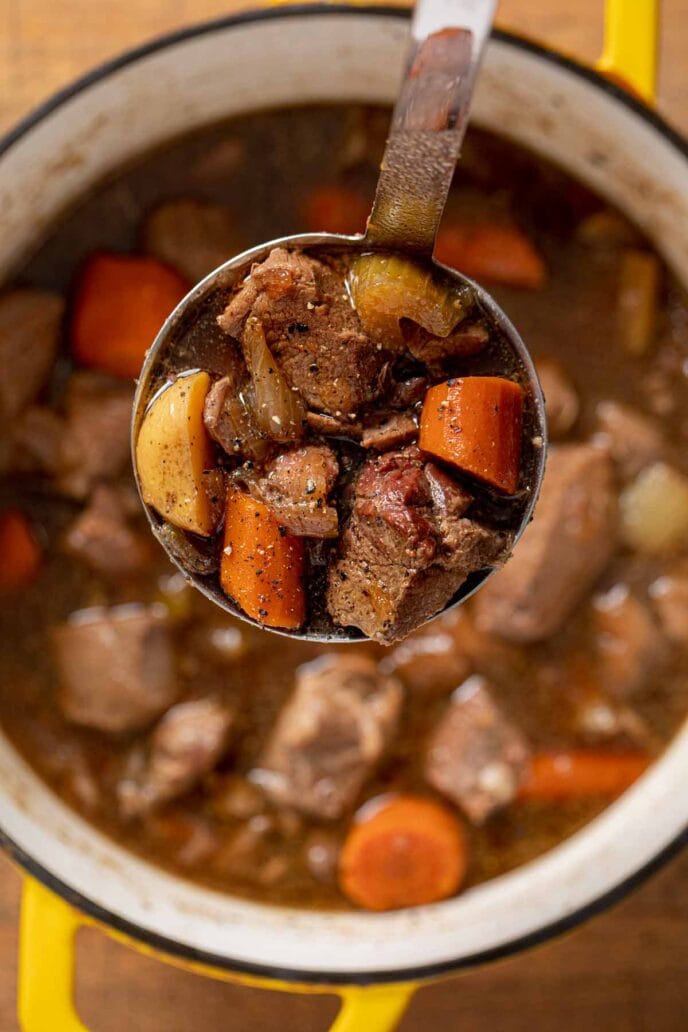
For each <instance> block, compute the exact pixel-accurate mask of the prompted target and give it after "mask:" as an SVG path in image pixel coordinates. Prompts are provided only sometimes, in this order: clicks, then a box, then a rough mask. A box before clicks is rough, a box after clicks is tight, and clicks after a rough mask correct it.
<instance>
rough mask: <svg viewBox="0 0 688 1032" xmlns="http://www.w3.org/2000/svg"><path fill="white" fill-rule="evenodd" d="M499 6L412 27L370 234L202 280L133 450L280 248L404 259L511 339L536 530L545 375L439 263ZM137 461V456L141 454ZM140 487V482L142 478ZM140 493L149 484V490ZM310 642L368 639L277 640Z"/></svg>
mask: <svg viewBox="0 0 688 1032" xmlns="http://www.w3.org/2000/svg"><path fill="white" fill-rule="evenodd" d="M495 6H496V3H495V0H419V2H418V3H417V4H416V8H415V12H414V16H413V21H412V25H411V45H410V49H409V54H408V58H407V64H406V72H405V75H404V78H403V82H402V84H401V89H400V92H399V96H398V99H397V102H396V105H395V108H394V112H393V114H392V120H391V125H390V132H389V137H388V140H387V145H386V148H385V152H384V156H383V159H382V164H381V168H380V175H379V178H378V183H377V192H376V195H375V201H374V204H373V210H372V212H371V214H370V217H369V219H368V225H367V228H366V231H365V233H364V234H363V235H362V236H361V235H358V236H345V235H343V234H338V233H300V234H297V235H294V236H289V237H281V238H280V239H276V240H271V241H269V242H268V243H264V244H260V245H259V246H257V247H252V248H251V249H250V250H248V251H244V252H243V253H242V254H239V255H237V256H236V257H234V258H232V259H230V260H229V261H227V262H225V263H224V264H223V265H221V266H219V267H218V268H217V269H215V270H214V271H213V272H211V273H210V274H209V275H208V276H206V277H205V279H203V280H201V282H200V283H198V284H197V285H196V286H195V287H194V288H193V289H192V290H191V291H190V292H189V293H188V294H187V295H186V297H185V298H184V299H183V300H182V301H181V302H180V304H179V305H178V306H177V308H176V309H175V311H174V312H173V313H172V314H171V315H170V317H169V318H168V319H167V321H166V322H165V324H164V325H163V327H162V329H161V330H160V332H159V334H158V336H157V337H156V339H155V341H154V343H153V345H152V347H151V349H150V351H149V352H148V354H147V357H146V360H145V362H144V365H143V369H142V371H141V376H140V379H139V382H138V388H137V392H136V398H135V402H134V417H133V424H132V441H133V443H135V441H136V438H137V435H138V431H139V428H140V425H141V421H142V419H143V416H144V414H145V411H146V408H147V406H148V404H149V403H150V401H151V398H152V397H153V395H154V393H155V391H156V389H157V388H159V386H160V383H159V375H158V374H159V370H160V368H161V366H163V365H164V363H165V360H166V357H167V356H169V355H170V354H172V353H173V352H174V348H175V345H176V344H177V343H178V341H179V339H180V337H181V335H182V334H183V332H185V330H186V329H187V328H188V326H189V325H190V322H191V321H192V320H193V317H194V313H197V312H198V311H199V310H200V309H202V308H203V306H204V304H206V305H207V301H208V299H209V297H210V296H211V295H212V294H213V293H214V292H216V291H218V290H220V289H222V290H226V289H227V288H231V287H233V286H235V285H236V284H237V283H239V282H241V280H242V279H243V278H244V277H245V276H246V275H247V273H248V272H249V270H250V267H251V265H252V264H253V263H254V262H260V261H263V260H264V259H265V258H266V257H267V256H268V254H269V253H270V251H271V250H272V249H273V248H274V247H286V248H290V249H306V250H307V251H308V253H309V254H311V255H313V256H316V257H317V254H318V252H319V251H322V252H328V253H332V252H333V251H337V250H346V251H347V252H351V251H352V250H357V251H361V252H370V251H374V250H384V251H397V252H405V253H407V254H411V255H413V256H414V257H416V258H419V259H421V260H424V261H426V262H432V264H434V265H435V266H436V267H437V268H438V269H440V270H442V274H443V275H444V276H445V277H450V278H452V279H453V280H454V281H456V282H457V284H469V285H470V287H471V289H472V290H473V292H474V295H475V297H476V300H477V303H478V305H479V307H481V308H482V309H483V313H484V315H485V317H486V319H487V321H488V323H489V324H491V325H492V326H493V327H497V330H498V331H499V332H500V333H501V335H502V337H503V339H504V340H505V341H506V343H507V344H508V346H509V348H510V349H511V351H512V353H513V354H514V355H515V356H516V358H517V363H518V365H519V366H520V374H521V375H520V379H521V382H522V384H523V386H524V388H525V390H526V395H527V400H526V416H527V419H526V428H527V434H526V435H525V436H526V440H525V442H524V444H525V447H524V458H523V461H524V469H525V472H526V476H525V478H524V479H525V483H526V485H527V486H526V491H527V498H526V500H525V504H524V506H523V509H522V513H521V521H520V526H519V528H518V531H517V535H516V536H517V537H518V536H520V534H521V533H522V531H523V530H524V529H525V527H526V525H527V524H528V522H529V520H530V518H531V513H532V509H533V506H534V504H535V502H536V500H537V496H538V493H539V490H540V484H541V481H542V475H543V470H544V460H545V453H546V443H547V440H546V424H545V415H544V401H543V397H542V393H541V390H540V385H539V382H538V379H537V375H536V372H535V369H534V366H533V363H532V360H531V358H530V355H529V354H528V351H527V350H526V347H525V345H524V343H523V341H522V340H521V337H520V336H519V334H518V332H517V330H516V329H515V327H514V326H513V325H512V323H511V322H510V320H509V319H508V318H507V316H506V315H505V314H504V312H503V311H502V309H501V308H500V307H499V306H498V305H497V304H496V302H495V301H494V300H493V298H492V297H491V296H490V295H489V294H488V293H487V291H485V290H484V289H483V288H482V287H480V286H479V285H478V284H477V283H475V282H473V281H472V280H469V279H467V277H464V276H462V275H461V274H460V273H459V272H457V271H456V270H454V269H449V268H447V267H446V266H443V265H440V264H439V263H438V262H434V260H433V258H432V253H433V248H434V244H435V237H436V234H437V230H438V227H439V223H440V219H441V216H442V212H443V210H444V206H445V202H446V200H447V195H448V192H449V188H450V186H451V181H452V177H453V174H454V169H455V166H456V162H457V160H458V157H459V151H460V148H461V143H462V140H463V137H464V134H465V131H466V124H467V120H468V112H469V108H470V103H471V99H472V95H473V89H474V85H475V81H476V78H477V74H478V70H479V67H480V61H481V58H482V54H483V50H484V47H485V43H486V41H487V38H488V36H489V33H490V28H491V25H492V19H493V16H494V10H495ZM133 452H134V454H135V448H133ZM137 483H138V474H137ZM139 489H140V484H139ZM144 507H145V509H146V513H147V516H148V519H149V522H150V525H151V528H152V530H153V533H154V534H155V536H156V537H157V538H158V540H159V541H160V542H161V544H162V545H163V547H164V548H165V549H166V550H167V552H168V554H169V555H170V558H171V559H172V561H173V562H174V563H175V564H176V565H177V566H178V567H179V568H180V570H182V572H183V573H184V574H185V575H186V576H187V578H188V579H189V580H190V581H191V582H192V583H193V584H194V586H195V587H197V588H198V589H199V590H200V591H201V592H202V593H203V594H204V595H206V596H207V597H208V598H210V599H212V600H213V601H214V602H216V603H217V605H219V606H221V607H222V608H223V609H225V610H226V611H227V612H229V613H232V614H233V615H234V616H237V617H240V618H241V619H243V620H246V621H248V622H249V623H255V622H254V621H253V620H251V619H250V618H249V617H248V616H247V615H246V614H245V613H243V612H242V611H241V610H240V609H239V607H238V606H236V604H235V603H234V602H233V601H232V599H231V598H229V597H228V596H227V595H226V594H225V593H224V592H223V591H222V589H221V588H220V586H219V584H218V583H217V578H216V577H212V576H208V575H203V574H202V573H196V574H194V573H191V572H190V571H189V570H188V569H187V568H185V566H184V565H183V564H182V563H181V562H180V559H179V554H178V552H177V553H176V554H175V550H171V549H170V544H169V537H168V535H166V533H165V531H164V526H165V525H164V521H163V520H162V519H161V518H160V516H159V515H158V514H157V513H156V512H155V511H154V510H153V509H151V508H150V507H149V506H147V505H145V503H144ZM492 572H493V571H492V569H489V568H488V569H485V570H481V571H478V572H476V573H474V574H472V575H471V576H470V577H468V579H467V580H466V581H465V582H464V584H463V585H462V586H461V588H460V590H459V591H458V592H457V594H456V595H455V596H454V598H453V599H452V600H451V601H450V603H449V604H448V605H447V606H446V607H445V609H449V608H452V607H453V606H456V605H458V604H460V603H461V602H463V601H465V599H467V598H468V597H469V596H470V595H471V594H473V592H474V591H476V589H477V588H478V587H480V585H481V584H483V583H484V581H485V580H486V578H487V577H488V576H490V574H491V573H492ZM277 633H280V634H288V635H290V636H295V637H298V638H300V639H303V640H313V641H337V642H341V641H347V640H348V641H353V640H360V639H361V637H363V635H362V634H361V632H360V631H357V630H356V629H352V628H341V629H338V628H335V627H331V626H330V627H328V626H326V625H325V624H324V623H323V626H322V628H319V627H318V626H310V627H307V628H306V629H305V630H304V631H277Z"/></svg>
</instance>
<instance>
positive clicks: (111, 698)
mask: <svg viewBox="0 0 688 1032" xmlns="http://www.w3.org/2000/svg"><path fill="white" fill-rule="evenodd" d="M53 647H54V655H55V662H56V664H57V670H58V675H59V680H60V696H59V702H60V708H61V709H62V712H63V713H64V715H65V716H66V717H67V719H68V720H71V721H73V722H74V723H75V724H83V725H85V726H86V727H93V728H97V729H98V730H99V731H109V732H114V733H117V732H121V731H136V730H138V729H139V728H143V727H145V726H146V725H147V724H150V723H151V722H152V721H153V720H155V718H156V717H158V716H159V715H160V714H161V713H162V712H163V711H164V710H166V709H167V708H168V707H169V706H171V705H172V703H173V702H174V701H175V699H176V697H177V680H176V675H175V669H174V659H173V655H172V643H171V639H170V634H169V630H168V620H167V617H166V615H165V611H164V609H162V607H160V606H139V605H126V606H114V607H113V608H111V609H83V610H80V611H78V612H76V613H73V614H72V616H71V617H70V619H69V620H68V621H67V623H64V624H61V625H60V626H59V627H56V628H55V629H54V631H53Z"/></svg>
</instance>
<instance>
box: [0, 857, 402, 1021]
mask: <svg viewBox="0 0 688 1032" xmlns="http://www.w3.org/2000/svg"><path fill="white" fill-rule="evenodd" d="M85 923H86V921H85V919H84V918H83V917H82V916H81V915H80V914H79V912H78V911H77V910H75V909H74V908H73V907H72V906H70V905H69V903H66V902H65V901H64V900H63V899H62V898H61V897H60V896H58V895H57V894H56V893H54V892H51V891H50V889H47V888H45V886H44V885H41V884H40V882H37V881H36V880H35V879H34V878H29V877H26V878H25V879H24V887H23V893H22V909H21V920H20V929H19V984H18V1015H19V1027H20V1029H21V1032H47V1030H50V1032H88V1029H87V1028H86V1025H84V1023H83V1022H82V1021H81V1019H80V1018H79V1015H78V1014H77V1011H76V1007H75V1005H74V937H75V935H76V933H77V931H78V930H79V928H80V927H81V926H82V925H83V924H85ZM225 977H226V976H225ZM229 980H232V979H231V976H230V979H229ZM236 981H241V979H239V978H237V979H236ZM253 984H255V983H253ZM258 984H259V985H260V986H261V988H264V989H273V990H274V989H281V990H287V991H291V992H300V991H302V990H305V991H308V992H322V993H336V994H337V995H338V996H339V997H340V999H341V1001H342V1006H341V1008H340V1010H339V1013H338V1014H337V1017H336V1018H335V1020H334V1024H333V1025H332V1026H331V1028H330V1032H361V1030H362V1029H365V1032H393V1029H395V1028H396V1026H397V1024H398V1022H399V1020H400V1019H401V1016H402V1014H403V1013H404V1011H405V1010H406V1008H407V1006H408V1004H409V1002H410V1000H411V997H412V996H413V993H414V992H415V990H416V989H417V988H418V987H417V985H414V984H413V983H411V982H407V983H401V984H397V985H380V986H370V987H359V986H347V987H346V988H342V989H334V988H332V987H331V986H322V987H320V986H297V985H294V986H292V985H289V984H287V983H284V982H280V983H275V982H270V981H267V982H265V981H261V982H259V983H258Z"/></svg>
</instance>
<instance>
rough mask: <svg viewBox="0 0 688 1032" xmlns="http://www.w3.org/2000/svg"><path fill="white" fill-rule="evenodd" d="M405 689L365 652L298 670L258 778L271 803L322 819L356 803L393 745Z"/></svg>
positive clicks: (332, 657) (326, 659)
mask: <svg viewBox="0 0 688 1032" xmlns="http://www.w3.org/2000/svg"><path fill="white" fill-rule="evenodd" d="M401 703H402V687H401V685H400V683H399V682H398V681H397V679H396V678H395V677H390V676H385V675H384V674H381V673H380V672H379V670H378V668H377V665H376V664H375V662H374V661H373V660H372V659H368V658H367V657H366V656H361V655H348V656H344V655H339V654H336V655H325V656H321V657H320V658H319V659H316V660H314V661H313V662H312V663H308V664H306V666H302V667H300V668H299V670H298V671H297V676H296V687H295V688H294V693H293V695H292V697H291V699H290V700H289V702H288V703H287V705H286V706H285V707H284V709H283V710H282V713H281V714H280V717H279V720H278V722H277V725H276V727H275V729H274V732H273V734H272V737H271V739H270V741H269V743H268V745H267V748H266V749H265V752H264V754H263V756H262V757H261V760H260V763H259V766H258V768H257V769H256V770H255V771H253V774H252V778H253V780H254V781H256V783H258V784H260V785H261V786H262V788H263V789H264V791H265V792H266V793H267V794H268V795H269V796H270V797H271V798H272V800H273V802H275V803H277V804H278V805H282V806H291V807H294V809H296V810H299V811H301V812H303V813H310V814H313V815H314V816H315V817H321V818H332V819H334V818H337V817H340V816H341V815H342V814H343V813H344V812H345V811H347V810H349V809H351V807H352V806H353V805H354V804H355V802H356V799H357V796H358V793H359V792H360V790H361V788H362V786H363V783H364V782H365V780H366V778H367V777H369V775H370V774H371V773H372V771H373V769H374V768H375V766H376V764H377V763H378V761H379V760H380V758H381V757H382V755H383V753H384V751H385V749H386V747H387V745H388V744H389V742H390V740H391V738H392V736H393V734H394V732H395V729H396V726H397V721H398V718H399V713H400V710H401Z"/></svg>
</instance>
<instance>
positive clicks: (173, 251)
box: [143, 197, 244, 283]
mask: <svg viewBox="0 0 688 1032" xmlns="http://www.w3.org/2000/svg"><path fill="white" fill-rule="evenodd" d="M143 246H144V250H145V251H147V253H148V254H152V255H153V257H154V258H158V259H159V260H160V261H161V262H166V263H167V264H168V265H171V266H172V267H173V268H174V269H176V270H177V272H180V273H181V274H182V276H184V277H186V279H188V280H189V282H190V283H197V282H198V281H199V280H201V279H203V277H204V276H207V275H208V273H209V272H212V271H213V269H216V268H217V267H218V265H222V263H223V262H226V261H227V259H228V258H231V257H232V255H234V254H238V253H239V252H240V251H243V249H244V248H243V245H242V242H241V241H240V240H239V239H238V236H237V227H236V220H235V219H234V217H233V216H232V213H231V212H230V210H229V209H228V208H225V207H224V205H222V204H212V203H211V202H210V201H199V200H196V199H194V198H193V197H180V198H178V199H177V200H174V201H165V202H164V203H163V204H160V205H159V206H158V207H157V208H155V209H154V210H153V211H152V212H151V213H150V214H149V215H148V217H147V218H146V221H145V223H144V226H143Z"/></svg>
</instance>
